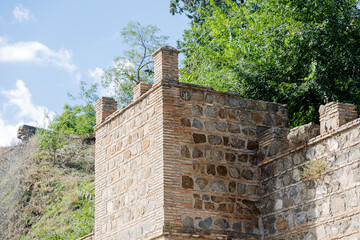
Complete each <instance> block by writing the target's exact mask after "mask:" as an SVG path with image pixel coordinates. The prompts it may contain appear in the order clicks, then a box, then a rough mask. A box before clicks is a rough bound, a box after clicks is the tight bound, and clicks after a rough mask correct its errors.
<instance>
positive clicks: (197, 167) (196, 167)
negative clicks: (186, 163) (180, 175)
mask: <svg viewBox="0 0 360 240" xmlns="http://www.w3.org/2000/svg"><path fill="white" fill-rule="evenodd" d="M193 170H194V171H195V172H198V173H205V165H204V164H200V163H194V164H193Z"/></svg>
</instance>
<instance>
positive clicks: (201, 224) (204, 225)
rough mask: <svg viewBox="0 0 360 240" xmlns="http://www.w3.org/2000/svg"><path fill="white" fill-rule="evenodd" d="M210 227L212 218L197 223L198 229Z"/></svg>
mask: <svg viewBox="0 0 360 240" xmlns="http://www.w3.org/2000/svg"><path fill="white" fill-rule="evenodd" d="M211 225H212V218H211V217H208V218H206V219H205V220H203V221H200V222H199V227H200V228H209V227H210V226H211Z"/></svg>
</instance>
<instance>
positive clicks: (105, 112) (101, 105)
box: [96, 97, 117, 124]
mask: <svg viewBox="0 0 360 240" xmlns="http://www.w3.org/2000/svg"><path fill="white" fill-rule="evenodd" d="M116 109H117V102H116V101H115V99H113V98H110V97H101V98H99V99H98V100H97V101H96V124H100V123H102V122H103V121H104V120H105V118H107V117H108V116H110V115H111V114H112V113H113V112H115V111H116Z"/></svg>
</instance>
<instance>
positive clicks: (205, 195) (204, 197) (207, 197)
mask: <svg viewBox="0 0 360 240" xmlns="http://www.w3.org/2000/svg"><path fill="white" fill-rule="evenodd" d="M202 200H205V201H208V200H210V197H209V195H207V194H204V195H202Z"/></svg>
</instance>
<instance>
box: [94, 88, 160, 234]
mask: <svg viewBox="0 0 360 240" xmlns="http://www.w3.org/2000/svg"><path fill="white" fill-rule="evenodd" d="M161 98H162V94H161V89H160V88H157V89H155V90H154V91H153V92H152V93H151V94H149V95H144V96H143V97H142V98H139V99H138V100H137V101H135V102H134V103H132V104H130V105H129V106H128V107H127V108H124V109H120V110H117V111H116V112H114V113H112V115H110V116H108V118H107V119H105V121H104V122H103V123H101V122H100V123H98V125H97V127H96V129H95V130H96V161H95V206H96V207H95V216H96V218H95V239H96V240H100V239H122V240H126V239H150V238H152V237H156V236H158V235H161V232H162V226H163V224H162V223H163V216H164V213H163V211H164V209H163V204H162V203H163V198H164V196H163V181H164V180H163V161H162V159H163V157H162V156H163V144H162V129H163V127H162V125H163V123H162V122H163V121H162V108H163V106H162V100H161ZM99 101H101V100H99Z"/></svg>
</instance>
